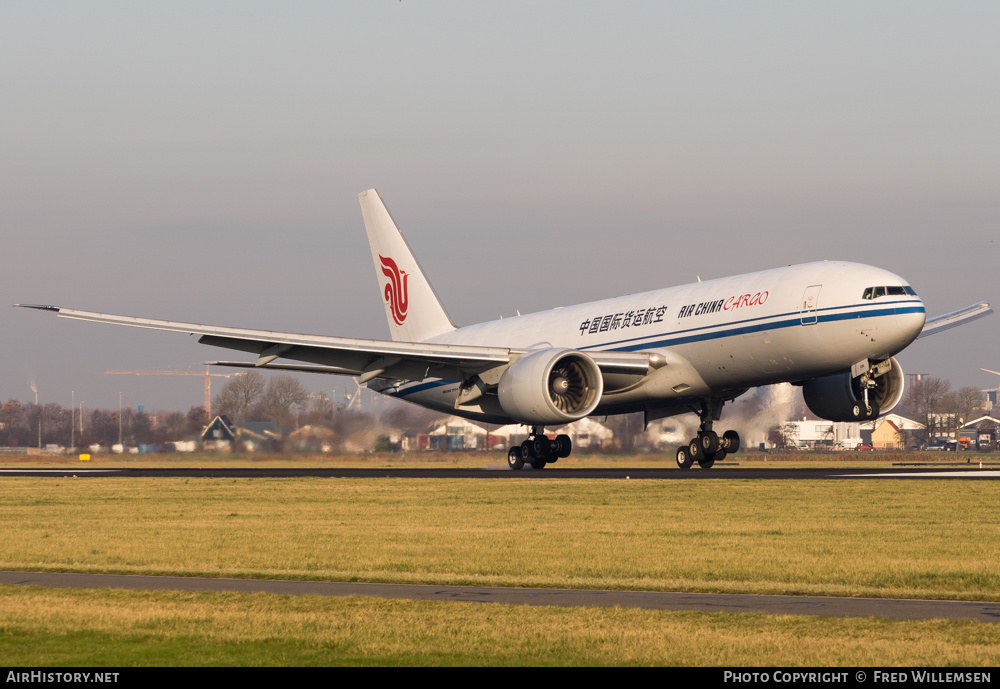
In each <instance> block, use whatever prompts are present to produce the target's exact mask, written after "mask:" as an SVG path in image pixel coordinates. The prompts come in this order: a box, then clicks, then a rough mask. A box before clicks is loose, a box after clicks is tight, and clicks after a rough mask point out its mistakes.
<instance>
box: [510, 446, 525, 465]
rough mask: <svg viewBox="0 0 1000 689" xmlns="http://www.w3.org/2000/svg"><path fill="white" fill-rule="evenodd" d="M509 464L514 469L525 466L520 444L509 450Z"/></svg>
mask: <svg viewBox="0 0 1000 689" xmlns="http://www.w3.org/2000/svg"><path fill="white" fill-rule="evenodd" d="M507 466H509V467H510V468H511V469H513V470H514V471H517V470H518V469H520V468H522V467H523V466H524V458H523V457H521V448H520V446H518V445H515V446H514V447H512V448H510V449H509V450H507Z"/></svg>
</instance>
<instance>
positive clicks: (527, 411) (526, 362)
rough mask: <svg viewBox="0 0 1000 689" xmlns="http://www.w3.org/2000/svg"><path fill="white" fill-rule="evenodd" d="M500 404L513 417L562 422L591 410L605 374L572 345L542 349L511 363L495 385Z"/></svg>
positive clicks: (525, 420)
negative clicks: (570, 346) (569, 346)
mask: <svg viewBox="0 0 1000 689" xmlns="http://www.w3.org/2000/svg"><path fill="white" fill-rule="evenodd" d="M497 393H498V395H499V397H500V406H501V407H503V410H504V413H505V414H507V415H508V416H510V417H511V418H512V419H514V420H515V421H519V422H521V423H526V424H531V425H539V426H542V425H546V424H549V425H552V424H560V425H561V424H564V423H569V422H571V421H576V420H577V419H582V418H583V417H585V416H587V415H588V414H590V413H591V412H592V411H594V409H595V408H596V407H597V404H598V402H600V401H601V395H602V394H603V393H604V378H603V377H602V376H601V369H600V368H598V367H597V364H595V363H594V360H593V359H591V358H590V357H589V356H587V355H586V354H584V353H583V352H578V351H577V350H575V349H554V348H553V349H542V350H539V351H537V352H533V353H532V354H529V355H527V356H525V357H523V358H521V359H519V360H518V361H516V362H514V363H513V364H511V365H510V366H509V367H508V368H507V370H506V371H504V372H503V375H502V376H501V377H500V383H499V385H498V386H497Z"/></svg>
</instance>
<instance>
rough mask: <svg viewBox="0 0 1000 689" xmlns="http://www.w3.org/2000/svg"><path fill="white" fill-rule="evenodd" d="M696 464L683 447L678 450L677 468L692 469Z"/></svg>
mask: <svg viewBox="0 0 1000 689" xmlns="http://www.w3.org/2000/svg"><path fill="white" fill-rule="evenodd" d="M692 464H694V462H692V461H691V455H690V454H688V449H687V448H686V447H682V448H680V449H678V450H677V466H678V467H680V468H681V469H690V468H691V465H692Z"/></svg>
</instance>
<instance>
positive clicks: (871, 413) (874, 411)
mask: <svg viewBox="0 0 1000 689" xmlns="http://www.w3.org/2000/svg"><path fill="white" fill-rule="evenodd" d="M878 414H879V408H878V402H869V403H868V408H867V409H865V421H873V420H874V419H877V418H878Z"/></svg>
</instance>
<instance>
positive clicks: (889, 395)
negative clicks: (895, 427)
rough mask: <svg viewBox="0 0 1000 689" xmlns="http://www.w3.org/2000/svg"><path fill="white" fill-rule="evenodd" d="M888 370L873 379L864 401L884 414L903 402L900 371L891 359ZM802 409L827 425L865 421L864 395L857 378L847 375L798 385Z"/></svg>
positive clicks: (813, 380)
mask: <svg viewBox="0 0 1000 689" xmlns="http://www.w3.org/2000/svg"><path fill="white" fill-rule="evenodd" d="M888 363H889V370H888V371H887V372H885V373H883V374H882V375H881V376H879V377H877V378H875V379H874V380H875V387H874V388H869V390H868V399H869V401H871V402H874V403H875V404H876V405H877V407H878V413H879V414H885V413H886V412H888V411H890V410H891V409H892V408H893V407H895V406H896V405H897V404H899V401H900V400H901V399H902V398H903V387H904V384H903V369H902V368H901V367H900V365H899V362H898V361H896V359H895V357H893V358H891V359H889V360H888ZM802 396H803V397H804V398H805V401H806V406H807V407H809V410H810V411H811V412H812V413H813V414H815V415H816V416H818V417H820V418H823V419H828V420H830V421H865V420H867V417H866V414H865V405H864V399H865V398H864V392H863V390H862V388H861V384H860V382H859V379H858V378H854V377H852V376H851V372H850V371H845V372H844V373H836V374H834V375H832V376H824V377H822V378H813V379H812V380H808V381H806V382H805V383H803V385H802Z"/></svg>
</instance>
